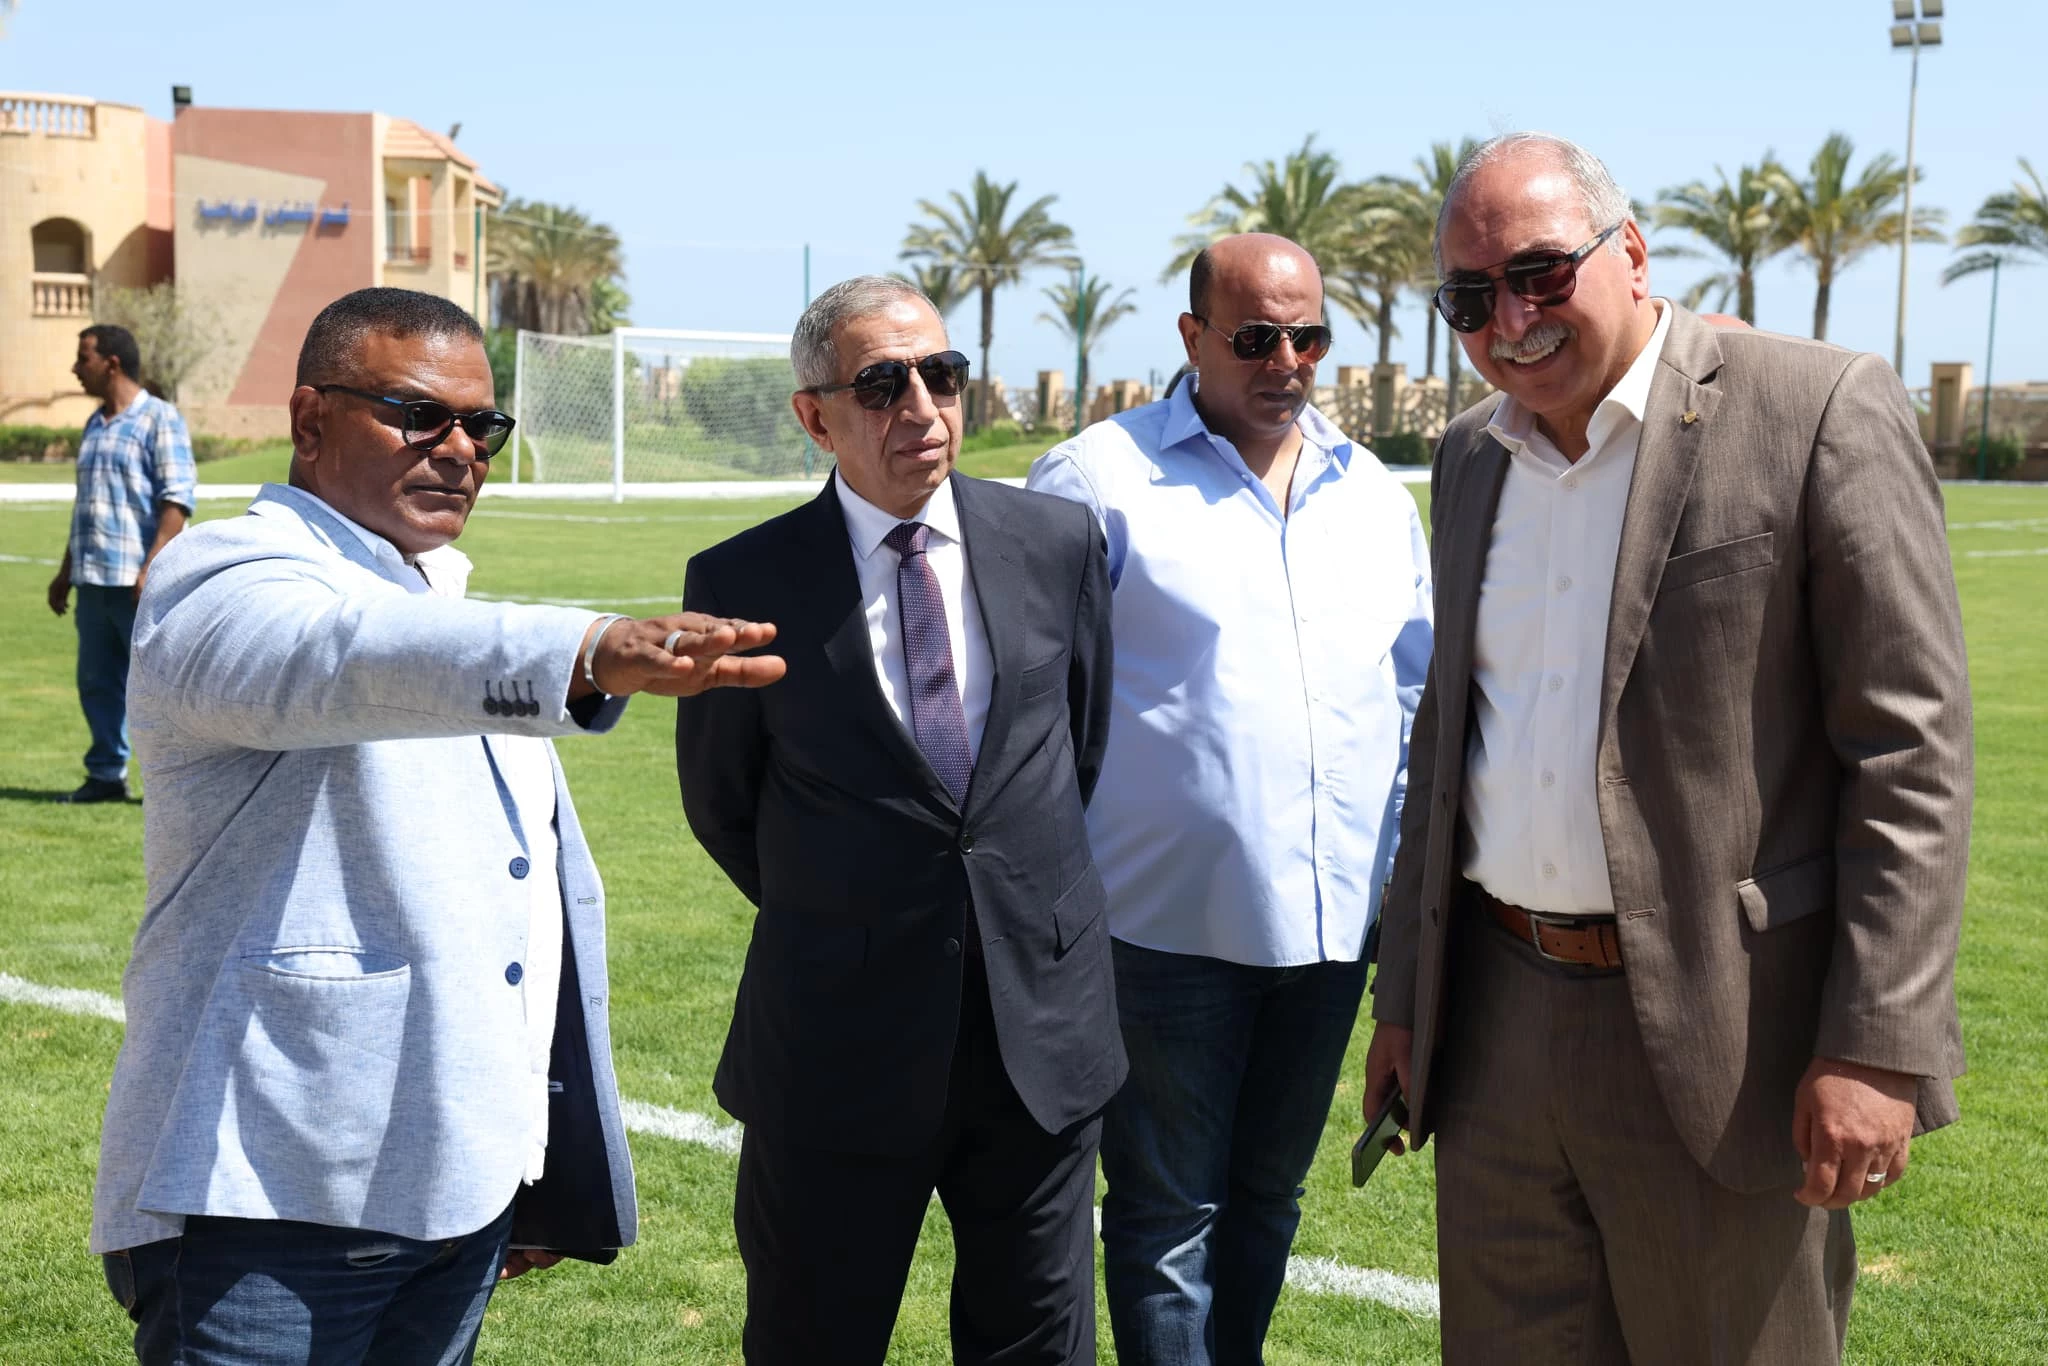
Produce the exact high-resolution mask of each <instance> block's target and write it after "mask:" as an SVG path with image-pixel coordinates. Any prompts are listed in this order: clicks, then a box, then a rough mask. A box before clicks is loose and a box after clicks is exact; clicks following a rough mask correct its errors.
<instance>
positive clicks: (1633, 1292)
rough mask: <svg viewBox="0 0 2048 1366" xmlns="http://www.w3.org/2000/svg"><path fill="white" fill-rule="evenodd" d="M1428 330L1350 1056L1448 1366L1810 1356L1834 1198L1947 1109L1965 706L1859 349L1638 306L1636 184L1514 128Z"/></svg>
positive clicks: (1890, 410)
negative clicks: (1428, 473)
mask: <svg viewBox="0 0 2048 1366" xmlns="http://www.w3.org/2000/svg"><path fill="white" fill-rule="evenodd" d="M1437 252H1438V265H1439V267H1440V269H1441V271H1442V274H1443V278H1444V285H1443V287H1442V288H1441V289H1440V290H1439V291H1438V293H1437V300H1438V306H1439V309H1440V310H1441V311H1442V313H1443V314H1444V317H1445V319H1446V321H1448V322H1449V323H1450V324H1451V326H1452V327H1453V328H1455V329H1456V330H1458V331H1459V332H1460V333H1461V334H1462V336H1463V337H1464V339H1465V340H1464V345H1465V350H1466V354H1467V355H1469V356H1470V357H1471V358H1472V362H1473V364H1474V365H1476V366H1477V367H1478V368H1479V371H1480V373H1481V374H1483V375H1484V376H1485V377H1486V378H1487V379H1488V380H1490V381H1491V382H1492V383H1493V384H1495V385H1496V386H1498V387H1499V388H1500V389H1501V390H1502V391H1503V392H1502V396H1501V397H1499V398H1494V399H1488V400H1487V401H1485V402H1484V403H1482V404H1480V405H1479V406H1477V407H1474V408H1473V409H1472V410H1471V411H1469V412H1467V413H1465V414H1463V415H1462V416H1460V417H1458V418H1457V419H1456V420H1455V421H1453V422H1452V423H1451V425H1450V429H1449V430H1448V431H1446V432H1445V434H1444V437H1443V441H1442V443H1441V445H1440V446H1439V448H1438V452H1437V460H1436V469H1435V472H1434V476H1433V485H1434V492H1435V496H1434V498H1433V500H1432V502H1431V504H1430V516H1431V519H1432V520H1433V521H1434V523H1435V527H1436V535H1435V538H1434V545H1433V549H1434V554H1435V560H1436V622H1437V634H1436V657H1435V661H1434V663H1433V665H1432V666H1431V669H1430V675H1429V682H1428V684H1427V687H1426V689H1425V691H1424V693H1423V697H1422V704H1421V706H1420V708H1419V709H1418V711H1417V713H1416V718H1415V730H1414V736H1413V739H1412V741H1411V747H1410V751H1409V753H1410V763H1409V783H1408V803H1407V808H1406V819H1405V820H1404V823H1403V830H1402V840H1401V850H1400V854H1399V856H1398V858H1397V859H1396V862H1395V865H1394V882H1393V889H1392V892H1391V894H1390V895H1389V897H1388V901H1387V907H1388V909H1387V912H1386V915H1385V918H1384V921H1383V924H1384V932H1383V937H1382V939H1381V947H1380V970H1379V977H1378V979H1377V981H1376V983H1375V987H1374V992H1375V995H1374V1000H1373V1015H1374V1017H1375V1018H1376V1019H1377V1020H1378V1021H1379V1024H1378V1027H1377V1029H1376V1030H1375V1032H1374V1034H1373V1039H1372V1044H1371V1047H1370V1049H1369V1051H1368V1053H1367V1057H1366V1076H1367V1088H1366V1097H1365V1103H1366V1106H1367V1108H1368V1109H1371V1108H1372V1106H1373V1104H1374V1103H1375V1101H1377V1100H1378V1099H1380V1098H1381V1097H1383V1096H1385V1095H1386V1094H1387V1093H1388V1092H1389V1090H1391V1088H1392V1087H1393V1085H1394V1084H1395V1079H1396V1077H1398V1078H1399V1084H1400V1086H1401V1089H1402V1090H1403V1091H1404V1092H1405V1093H1406V1094H1407V1097H1408V1113H1409V1124H1410V1128H1411V1132H1412V1133H1413V1135H1414V1137H1415V1139H1416V1141H1418V1142H1420V1141H1422V1140H1424V1139H1426V1138H1427V1137H1428V1136H1430V1135H1431V1134H1432V1133H1434V1134H1435V1136H1436V1139H1437V1160H1436V1169H1437V1246H1438V1260H1439V1263H1440V1267H1441V1280H1442V1288H1443V1335H1444V1359H1445V1360H1446V1361H1448V1362H1452V1363H1459V1362H1490V1361H1512V1362H1515V1363H1517V1366H1524V1364H1527V1366H1541V1364H1543V1363H1558V1364H1559V1366H1563V1364H1564V1363H1572V1366H1580V1364H1581V1363H1608V1362H1616V1363H1619V1362H1636V1363H1651V1362H1654V1363H1657V1364H1658V1366H1692V1364H1694V1363H1697V1364H1698V1366H1710V1364H1711V1366H1723V1364H1724V1363H1725V1364H1727V1366H1733V1364H1734V1363H1778V1362H1787V1363H1791V1362H1796V1363H1801V1366H1805V1364H1806V1363H1818V1362H1824V1361H1833V1360H1836V1359H1838V1358H1839V1356H1840V1354H1841V1349H1842V1338H1843V1333H1844V1330H1845V1328H1846V1325H1847V1319H1848V1313H1849V1301H1850V1296H1851V1294H1852V1291H1853V1288H1854V1284H1855V1275H1856V1258H1855V1246H1854V1240H1853V1238H1852V1237H1851V1233H1850V1227H1849V1215H1848V1208H1849V1207H1850V1206H1851V1205H1852V1204H1855V1203H1857V1202H1859V1201H1862V1200H1865V1199H1869V1198H1871V1197H1873V1196H1875V1195H1877V1194H1879V1193H1880V1192H1882V1191H1884V1190H1885V1189H1887V1188H1888V1187H1889V1186H1890V1185H1891V1184H1893V1183H1894V1182H1896V1181H1897V1180H1898V1179H1899V1178H1900V1177H1901V1176H1903V1175H1904V1174H1905V1171H1906V1163H1907V1158H1908V1152H1909V1148H1910V1145H1911V1141H1912V1137H1913V1135H1914V1134H1915V1133H1917V1132H1922V1131H1924V1130H1926V1129H1931V1128H1934V1127H1937V1126H1939V1125H1942V1124H1945V1123H1948V1122H1949V1121H1951V1120H1953V1119H1954V1118H1955V1117H1956V1102H1955V1092H1954V1089H1953V1087H1952V1085H1951V1079H1952V1078H1954V1077H1955V1076H1957V1075H1958V1074H1959V1073H1960V1072H1961V1071H1962V1064H1963V1058H1962V1042H1961V1038H1960V1032H1959V1027H1958V1023H1957V1017H1956V1000H1955V985H1954V980H1955V979H1954V973H1955V955H1956V942H1957V934H1958V931H1959V928H1960V924H1961V919H1962V908H1963V882H1964V874H1965V870H1966V867H1967V863H1968V848H1969V829H1970V793H1971V749H1970V697H1969V682H1968V678H1967V676H1966V671H1965V661H1964V654H1963V633H1962V622H1961V619H1960V614H1959V612H1958V610H1957V604H1956V591H1955V581H1954V579H1953V577H1952V576H1951V575H1950V572H1949V557H1948V550H1947V546H1946V543H1945V536H1944V531H1943V526H1942V509H1941V495H1940V492H1939V490H1938V489H1937V487H1936V485H1935V480H1934V471H1933V469H1932V467H1931V465H1930V463H1929V461H1928V458H1927V451H1926V448H1925V447H1924V446H1923V445H1922V444H1921V442H1920V438H1919V435H1918V433H1917V432H1916V431H1915V428H1914V422H1913V413H1912V409H1911V407H1910V406H1909V405H1908V403H1907V401H1906V393H1905V390H1904V389H1903V388H1902V387H1901V386H1900V383H1899V377H1898V376H1897V375H1895V374H1894V373H1892V371H1891V368H1890V367H1889V366H1887V365H1885V364H1884V362H1883V361H1881V360H1880V359H1878V358H1877V357H1875V356H1859V355H1856V354H1854V353H1852V352H1848V351H1844V350H1841V349H1840V348H1837V347H1832V346H1827V345H1824V344H1822V343H1819V342H1809V341H1803V340H1795V339H1793V338H1789V337H1778V336H1773V335H1771V334H1770V333H1766V332H1756V331H1751V330H1745V329H1722V328H1716V327H1713V326H1711V325H1709V324H1707V323H1705V322H1703V321H1701V320H1700V319H1699V318H1698V317H1696V316H1694V315H1693V314H1691V313H1689V312H1687V311H1686V310H1685V309H1683V308H1680V307H1679V306H1678V305H1677V304H1675V303H1673V302H1671V301H1670V300H1668V299H1656V298H1653V297H1651V294H1650V281H1649V264H1648V252H1647V249H1646V248H1645V246H1644V244H1643V238H1642V234H1641V232H1640V231H1639V230H1638V229H1637V227H1636V224H1635V221H1634V218H1633V216H1632V214H1631V213H1630V209H1629V200H1628V196H1627V195H1625V194H1624V193H1622V191H1621V189H1620V188H1619V187H1618V186H1616V185H1615V184H1614V181H1613V179H1612V177H1611V176H1609V175H1608V173H1607V170H1606V168H1605V167H1604V166H1602V165H1601V164H1600V162H1599V161H1598V160H1597V159H1596V158H1594V157H1593V156H1592V155H1591V154H1590V153H1588V152H1586V151H1584V150H1583V149H1581V148H1578V147H1576V146H1574V145H1572V144H1570V143H1567V142H1564V141H1562V140H1560V139H1557V138H1551V137H1545V136H1542V135H1536V134H1520V135H1511V136H1508V137H1505V138H1499V139H1495V140H1494V141H1492V142H1489V143H1487V144H1485V145H1483V146H1481V147H1480V148H1479V149H1478V150H1476V151H1475V152H1474V153H1472V155H1471V156H1469V157H1468V158H1467V159H1466V161H1465V163H1464V164H1463V165H1462V166H1461V167H1460V168H1459V170H1458V173H1457V177H1456V179H1455V180H1454V181H1453V182H1452V185H1451V188H1450V190H1449V192H1448V194H1447V195H1446V197H1445V202H1444V211H1443V216H1442V218H1441V219H1440V220H1439V222H1438V228H1437Z"/></svg>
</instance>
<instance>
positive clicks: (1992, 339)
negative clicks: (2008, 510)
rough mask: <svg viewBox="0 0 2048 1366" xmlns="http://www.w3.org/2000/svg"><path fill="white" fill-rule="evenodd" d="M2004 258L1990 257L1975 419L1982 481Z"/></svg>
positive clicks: (1986, 458) (1988, 442)
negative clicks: (1988, 318) (1978, 410)
mask: <svg viewBox="0 0 2048 1366" xmlns="http://www.w3.org/2000/svg"><path fill="white" fill-rule="evenodd" d="M2003 263H2004V258H2003V257H1999V256H1994V257H1992V258H1991V326H1990V327H1989V328H1988V329H1987V330H1986V332H1985V336H1984V390H1983V392H1984V397H1983V400H1982V404H1983V408H1984V411H1983V412H1982V413H1981V414H1979V416H1978V421H1977V482H1978V483H1980V484H1981V483H1983V482H1984V475H1985V471H1986V470H1987V469H1988V468H1989V464H1988V463H1987V462H1988V461H1989V460H1990V450H1991V351H1992V348H1993V347H1994V346H1996V345H1997V343H1998V267H1999V266H2000V265H2001V264H2003Z"/></svg>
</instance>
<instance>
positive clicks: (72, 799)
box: [59, 778, 128, 806]
mask: <svg viewBox="0 0 2048 1366" xmlns="http://www.w3.org/2000/svg"><path fill="white" fill-rule="evenodd" d="M59 800H61V801H66V802H69V803H70V804H71V805H73V806H82V805H84V804H85V803H87V802H125V801H127V800H128V783H127V780H126V779H123V778H87V779H86V780H85V782H84V783H83V784H82V785H81V786H80V787H79V789H78V791H76V792H74V793H72V794H71V795H70V796H68V797H63V798H60V799H59Z"/></svg>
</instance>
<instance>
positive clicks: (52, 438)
mask: <svg viewBox="0 0 2048 1366" xmlns="http://www.w3.org/2000/svg"><path fill="white" fill-rule="evenodd" d="M79 436H80V433H79V431H78V429H77V428H74V427H0V460H41V459H43V458H45V456H47V455H50V454H52V453H55V454H56V457H57V458H58V459H60V460H76V459H77V458H78V438H79Z"/></svg>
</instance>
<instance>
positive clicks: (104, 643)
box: [71, 583, 135, 782]
mask: <svg viewBox="0 0 2048 1366" xmlns="http://www.w3.org/2000/svg"><path fill="white" fill-rule="evenodd" d="M71 618H72V621H73V622H74V623H75V624H76V626H77V628H78V705H79V708H80V709H81V710H82V711H84V712H85V725H86V729H87V730H89V731H91V732H92V747H91V748H89V749H87V750H86V752H85V771H86V774H87V776H89V777H93V778H99V779H101V780H103V781H106V782H119V781H120V780H121V779H122V778H123V777H125V776H126V775H127V772H128V642H129V640H130V638H131V637H133V636H134V634H135V590H134V589H133V588H131V587H114V588H101V587H99V586H98V585H96V584H89V583H81V584H79V585H78V600H77V605H76V606H75V607H73V608H72V609H71Z"/></svg>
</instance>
